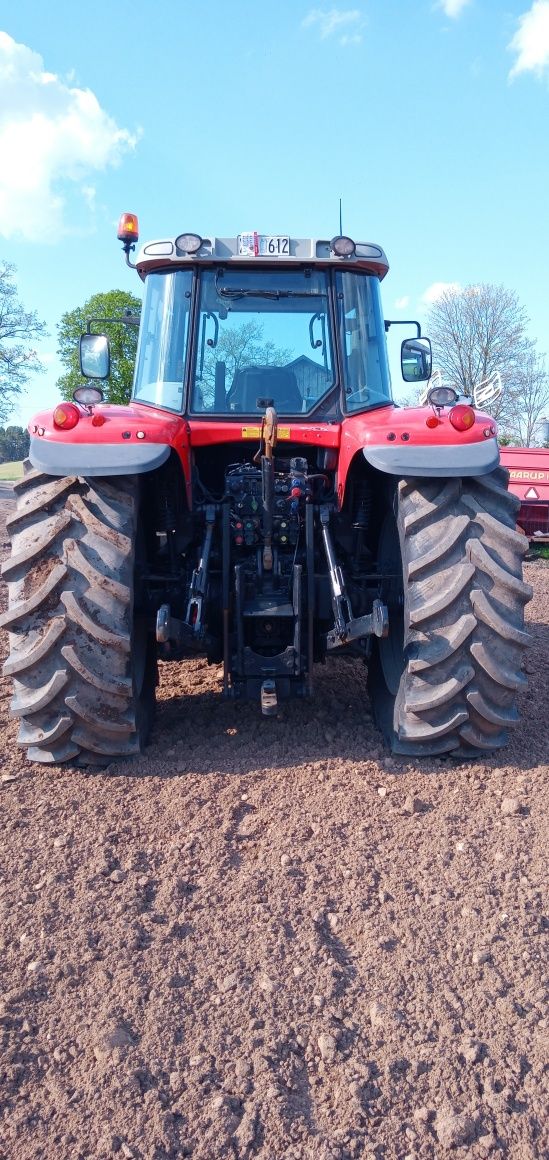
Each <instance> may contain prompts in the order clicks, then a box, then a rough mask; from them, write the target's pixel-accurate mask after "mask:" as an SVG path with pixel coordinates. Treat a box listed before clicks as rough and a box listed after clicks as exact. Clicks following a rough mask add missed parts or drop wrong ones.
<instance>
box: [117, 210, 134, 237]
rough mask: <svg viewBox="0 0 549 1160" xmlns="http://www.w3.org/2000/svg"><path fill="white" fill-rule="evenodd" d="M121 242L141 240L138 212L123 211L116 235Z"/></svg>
mask: <svg viewBox="0 0 549 1160" xmlns="http://www.w3.org/2000/svg"><path fill="white" fill-rule="evenodd" d="M116 236H117V238H118V241H119V242H137V241H139V222H138V220H137V214H135V213H123V214H122V216H121V218H120V221H119V222H118V234H117V235H116Z"/></svg>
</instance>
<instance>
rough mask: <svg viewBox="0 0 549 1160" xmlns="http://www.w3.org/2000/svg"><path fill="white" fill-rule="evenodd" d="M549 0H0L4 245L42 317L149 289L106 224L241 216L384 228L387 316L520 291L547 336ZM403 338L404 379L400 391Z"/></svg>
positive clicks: (228, 221)
mask: <svg viewBox="0 0 549 1160" xmlns="http://www.w3.org/2000/svg"><path fill="white" fill-rule="evenodd" d="M548 146H549V0H534V3H532V2H531V0H507V2H505V0H503V2H501V3H500V2H499V0H438V2H436V0H425V2H423V0H356V2H355V0H350V2H349V3H345V2H343V3H340V4H337V3H331V2H328V3H326V4H323V3H320V2H319V0H312V3H311V2H310V0H278V3H277V4H276V6H275V5H274V4H261V3H258V2H257V0H255V2H252V0H232V3H230V4H227V3H221V2H220V0H209V3H207V4H205V3H203V2H198V0H156V2H155V3H154V5H153V4H151V3H146V2H145V0H132V2H131V3H130V2H129V0H118V3H112V0H110V2H109V3H106V2H105V0H94V4H93V5H92V6H88V7H87V8H86V7H84V8H82V7H80V8H75V6H74V4H73V3H71V4H69V3H65V2H64V0H52V2H51V3H50V4H49V5H43V4H42V3H39V2H38V0H18V4H17V8H16V10H15V6H13V7H12V8H11V11H10V14H9V15H8V14H7V8H6V6H4V12H3V15H2V11H1V10H0V258H4V259H6V260H8V261H10V262H13V263H14V264H15V265H16V267H17V283H18V288H19V292H20V296H21V298H22V300H23V302H24V304H25V306H26V308H27V309H36V310H37V311H38V314H39V316H40V317H41V318H43V319H44V320H45V321H46V323H47V325H48V329H49V331H50V337H49V338H48V339H47V340H45V341H44V342H43V343H42V344H41V347H40V351H41V355H42V357H43V358H44V359H45V362H46V373H45V374H44V375H41V376H37V377H35V378H34V379H33V381H32V383H31V384H30V385H29V389H28V392H27V394H26V396H25V397H24V398H23V399H22V400H21V403H20V405H19V406H18V407H17V408H16V410H15V411H14V414H13V417H12V421H13V422H27V420H28V419H29V418H30V416H31V414H32V413H33V412H34V411H35V410H36V409H38V408H39V407H42V406H50V405H52V404H54V403H55V401H56V399H57V391H56V389H55V380H56V378H57V376H58V375H59V373H60V367H59V364H58V362H57V359H56V353H55V352H56V346H57V341H56V338H57V334H56V324H57V323H58V321H59V319H60V317H61V315H62V314H63V312H64V311H65V310H70V309H72V308H74V307H75V306H79V305H81V304H82V303H83V301H84V300H85V299H86V298H87V297H89V296H90V295H91V294H93V293H95V292H97V291H102V290H109V289H113V288H121V289H127V290H128V291H130V292H133V293H139V292H140V287H141V283H140V282H139V281H138V279H137V276H136V275H134V274H133V273H132V272H131V271H130V270H128V269H127V268H126V267H125V265H124V262H123V255H122V253H121V251H120V248H119V244H118V242H117V241H116V223H117V220H118V217H119V214H120V213H121V212H122V211H124V210H130V211H132V212H135V213H137V214H138V215H139V220H140V232H141V238H142V239H145V238H160V237H164V236H174V235H175V234H178V233H181V232H183V231H186V230H193V231H197V232H198V233H201V234H204V235H209V234H212V233H213V234H217V235H220V236H224V235H229V236H230V235H236V234H237V233H239V232H241V231H242V230H245V229H257V230H259V231H260V232H265V233H289V234H293V235H296V236H308V235H311V236H318V237H331V236H332V235H333V234H334V233H336V232H337V229H338V206H339V198H340V197H341V198H342V199H343V228H344V231H345V233H348V234H350V235H351V236H352V237H354V238H356V239H358V240H361V241H375V242H378V243H380V244H381V245H382V246H383V247H384V249H385V251H386V253H387V255H388V258H389V262H390V265H391V269H390V272H389V275H388V277H387V278H386V279H385V282H384V284H383V292H384V293H383V297H384V308H385V315H386V317H390V318H419V320H420V321H421V322H422V324H424V323H425V320H426V317H427V314H428V309H429V301H431V300H432V299H433V296H434V295H436V292H437V288H439V287H440V285H441V284H442V285H446V284H449V283H455V284H458V285H463V286H464V285H468V284H471V283H478V282H490V283H495V284H499V283H501V284H503V285H505V286H506V287H507V288H509V289H511V290H514V291H516V293H517V294H518V296H519V299H520V301H521V303H522V304H523V305H524V307H525V308H526V311H527V313H528V315H529V317H530V320H531V324H530V334H531V336H532V337H533V338H536V339H537V340H538V346H539V349H540V351H545V352H547V351H549V290H548V269H547V268H548V261H549V208H548V207H549V148H548ZM402 337H404V331H400V328H399V331H397V332H395V338H394V339H393V343H392V365H393V386H394V389H395V394H396V395H397V397H398V393H399V391H402V392H404V389H405V388H404V384H402V382H401V379H400V373H399V370H398V362H397V359H396V357H395V351H396V347H397V345H398V343H399V342H400V339H401V338H402Z"/></svg>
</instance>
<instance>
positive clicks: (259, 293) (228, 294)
mask: <svg viewBox="0 0 549 1160" xmlns="http://www.w3.org/2000/svg"><path fill="white" fill-rule="evenodd" d="M217 293H218V294H219V296H220V297H221V298H272V299H274V300H275V301H276V300H278V299H279V298H325V297H326V295H325V294H318V293H317V291H316V290H314V291H313V290H247V289H244V288H237V287H234V288H233V287H229V286H218V287H217Z"/></svg>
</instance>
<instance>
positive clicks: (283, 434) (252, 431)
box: [241, 427, 292, 439]
mask: <svg viewBox="0 0 549 1160" xmlns="http://www.w3.org/2000/svg"><path fill="white" fill-rule="evenodd" d="M276 433H277V437H278V438H279V439H291V436H292V433H291V429H290V428H289V427H277V432H276ZM241 434H242V438H243V439H259V438H260V437H261V427H242V429H241Z"/></svg>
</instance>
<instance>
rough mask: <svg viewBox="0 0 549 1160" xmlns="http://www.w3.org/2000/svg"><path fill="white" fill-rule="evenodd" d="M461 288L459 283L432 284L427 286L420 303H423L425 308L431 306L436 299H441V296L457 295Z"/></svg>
mask: <svg viewBox="0 0 549 1160" xmlns="http://www.w3.org/2000/svg"><path fill="white" fill-rule="evenodd" d="M461 289H462V287H461V286H460V284H459V282H433V283H432V285H431V286H428V287H427V289H426V291H425V293H424V294H422V295H421V301H422V302H425V303H426V305H427V306H432V305H433V302H436V301H437V299H438V298H442V295H443V294H447V293H450V294H454V293H455V294H459V292H460V291H461Z"/></svg>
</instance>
